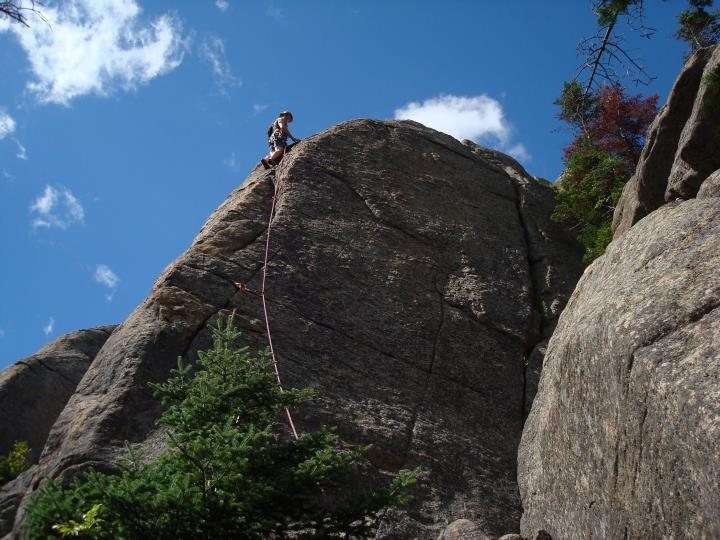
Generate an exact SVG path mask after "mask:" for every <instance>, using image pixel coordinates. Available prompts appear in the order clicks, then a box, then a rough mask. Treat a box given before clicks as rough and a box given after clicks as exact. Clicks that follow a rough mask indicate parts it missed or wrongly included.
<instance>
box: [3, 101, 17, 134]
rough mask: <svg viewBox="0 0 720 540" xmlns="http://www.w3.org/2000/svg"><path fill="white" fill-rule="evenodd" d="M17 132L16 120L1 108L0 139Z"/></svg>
mask: <svg viewBox="0 0 720 540" xmlns="http://www.w3.org/2000/svg"><path fill="white" fill-rule="evenodd" d="M13 133H15V120H14V119H13V117H12V116H10V115H9V114H8V113H6V112H5V111H4V110H3V109H2V108H0V139H4V138H5V137H7V136H8V135H12V134H13Z"/></svg>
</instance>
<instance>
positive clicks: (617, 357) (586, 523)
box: [518, 197, 720, 538]
mask: <svg viewBox="0 0 720 540" xmlns="http://www.w3.org/2000/svg"><path fill="white" fill-rule="evenodd" d="M718 238H720V198H718V197H708V198H703V199H700V198H698V199H693V200H690V201H685V202H677V203H670V204H666V205H664V206H663V207H661V208H660V209H658V210H656V211H655V212H653V213H652V214H650V215H649V216H647V217H645V218H644V219H643V220H641V221H639V222H638V223H637V224H635V225H634V226H633V227H632V228H631V229H630V230H629V231H627V232H626V233H625V234H624V235H623V236H622V237H621V238H620V239H619V240H615V241H614V242H613V243H612V244H611V245H610V246H609V248H608V250H607V252H606V253H605V255H604V256H602V257H600V258H599V259H597V260H596V261H595V262H594V263H593V265H591V266H590V267H589V268H588V270H587V271H586V272H585V274H584V275H583V277H582V278H581V280H580V282H579V283H578V286H577V288H576V290H575V292H574V293H573V296H572V298H571V300H570V302H569V303H568V305H567V307H566V309H565V311H564V312H563V314H562V316H561V318H560V322H559V324H558V327H557V329H556V332H555V334H554V335H553V337H552V339H551V340H550V345H549V347H548V351H547V355H546V357H545V365H544V368H543V373H542V377H541V381H540V387H539V390H538V394H537V397H536V399H535V402H534V404H533V407H532V411H531V413H530V416H529V417H528V420H527V422H526V424H525V430H524V433H523V437H522V442H521V445H520V450H519V458H518V482H519V485H520V493H521V497H522V502H523V508H524V514H523V518H522V527H521V529H522V531H521V532H524V533H527V532H528V531H531V530H535V529H545V530H547V531H548V532H549V533H550V534H551V535H552V536H553V538H590V537H592V538H717V537H720V506H719V505H718V500H720V467H718V463H720V339H719V338H720V309H719V306H720V280H718V268H719V267H720V242H719V241H718Z"/></svg>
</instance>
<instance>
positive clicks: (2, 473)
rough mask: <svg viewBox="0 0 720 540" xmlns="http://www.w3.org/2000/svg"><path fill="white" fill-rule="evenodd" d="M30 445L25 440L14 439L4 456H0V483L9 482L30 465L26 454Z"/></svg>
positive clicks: (28, 452)
mask: <svg viewBox="0 0 720 540" xmlns="http://www.w3.org/2000/svg"><path fill="white" fill-rule="evenodd" d="M29 454H30V447H29V446H28V443H27V441H15V444H14V445H13V447H12V448H11V449H10V452H8V454H7V455H6V456H0V485H2V484H5V483H6V482H9V481H10V480H12V479H13V478H15V477H16V476H18V475H19V474H20V473H21V472H23V471H25V470H27V469H28V468H29V467H30V461H29V460H28V455H29Z"/></svg>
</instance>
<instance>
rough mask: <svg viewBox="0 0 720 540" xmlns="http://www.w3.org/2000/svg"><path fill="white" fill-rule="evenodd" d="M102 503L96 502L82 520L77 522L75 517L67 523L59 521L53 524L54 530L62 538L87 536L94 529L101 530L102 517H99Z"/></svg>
mask: <svg viewBox="0 0 720 540" xmlns="http://www.w3.org/2000/svg"><path fill="white" fill-rule="evenodd" d="M101 508H102V504H95V505H93V507H92V508H91V509H90V510H88V511H87V512H86V513H85V514H84V515H83V519H82V521H81V522H79V523H78V522H77V521H75V520H73V519H71V520H70V521H68V522H67V523H59V524H58V525H53V530H54V531H56V532H57V533H58V534H59V535H60V538H66V537H68V536H86V537H89V536H91V535H92V532H93V531H96V530H99V528H100V524H101V523H102V519H100V518H99V517H98V514H100V509H101Z"/></svg>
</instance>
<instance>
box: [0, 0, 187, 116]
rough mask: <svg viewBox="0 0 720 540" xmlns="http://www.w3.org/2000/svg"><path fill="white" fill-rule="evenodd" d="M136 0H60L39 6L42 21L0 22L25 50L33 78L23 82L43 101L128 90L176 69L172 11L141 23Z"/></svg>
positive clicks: (178, 58) (178, 41) (177, 28)
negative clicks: (28, 23) (24, 23)
mask: <svg viewBox="0 0 720 540" xmlns="http://www.w3.org/2000/svg"><path fill="white" fill-rule="evenodd" d="M140 13H141V9H140V7H139V6H138V4H137V2H136V1H135V0H102V1H99V0H65V1H63V2H58V3H53V4H46V5H43V8H42V14H43V16H44V17H45V18H46V19H47V24H46V23H44V22H41V21H40V20H38V21H34V22H33V24H31V25H30V28H26V27H23V26H21V25H19V24H13V25H10V24H5V25H2V24H0V32H2V31H3V30H5V31H10V32H13V33H14V34H15V35H16V37H17V38H18V40H19V42H20V45H21V46H22V48H23V49H24V50H25V52H26V53H27V56H28V60H29V61H30V67H31V70H32V73H33V75H34V77H35V79H34V80H32V81H30V82H29V83H28V85H27V87H28V89H29V90H30V91H31V92H33V93H35V94H36V95H37V97H38V99H39V100H40V101H41V102H43V103H59V104H63V105H69V103H70V102H71V101H72V100H73V99H74V98H77V97H78V96H83V95H86V94H96V95H108V94H111V93H113V92H115V91H117V90H119V89H123V90H132V89H134V88H137V87H138V86H139V85H141V84H144V83H147V82H149V81H150V80H152V79H153V78H155V77H157V76H159V75H163V74H165V73H167V72H169V71H171V70H173V69H174V68H176V67H177V66H178V65H179V64H180V63H181V62H182V59H183V53H184V51H185V44H184V42H183V38H182V36H181V33H182V29H181V25H180V22H179V21H178V20H177V19H176V18H175V17H173V16H171V15H163V16H160V17H157V18H155V19H154V20H152V21H150V22H149V23H147V24H141V22H140Z"/></svg>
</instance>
